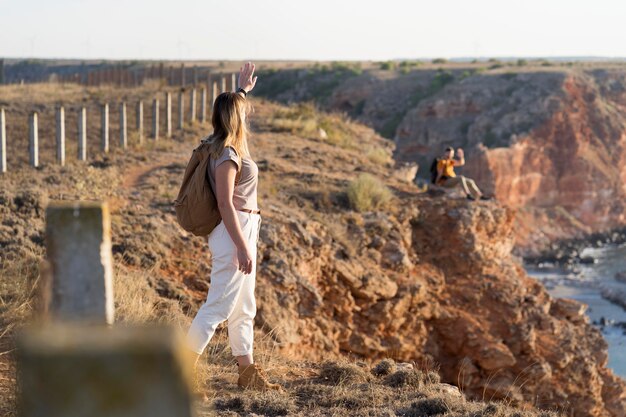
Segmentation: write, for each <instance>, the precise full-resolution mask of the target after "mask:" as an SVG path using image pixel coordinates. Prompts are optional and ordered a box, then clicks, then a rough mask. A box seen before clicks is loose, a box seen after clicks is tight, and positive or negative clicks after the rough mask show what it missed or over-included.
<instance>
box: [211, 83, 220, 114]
mask: <svg viewBox="0 0 626 417" xmlns="http://www.w3.org/2000/svg"><path fill="white" fill-rule="evenodd" d="M219 94H220V92H219V90H218V89H217V81H213V94H212V96H213V98H212V99H211V109H213V105H214V104H215V99H216V98H217V96H218V95H219Z"/></svg>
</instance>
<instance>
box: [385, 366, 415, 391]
mask: <svg viewBox="0 0 626 417" xmlns="http://www.w3.org/2000/svg"><path fill="white" fill-rule="evenodd" d="M423 383H424V374H423V373H422V372H421V371H418V370H416V369H411V370H404V369H403V370H400V371H396V372H394V373H393V374H391V375H389V376H387V378H385V384H386V385H389V386H390V387H393V388H402V387H413V388H420V387H421V386H422V384H423Z"/></svg>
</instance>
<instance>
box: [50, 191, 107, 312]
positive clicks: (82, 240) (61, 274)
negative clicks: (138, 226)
mask: <svg viewBox="0 0 626 417" xmlns="http://www.w3.org/2000/svg"><path fill="white" fill-rule="evenodd" d="M110 233H111V224H110V218H109V207H108V204H107V203H106V202H100V201H57V202H53V203H51V204H50V205H48V207H47V208H46V253H47V257H48V260H49V262H50V267H51V271H52V282H51V286H50V290H51V294H50V295H51V298H50V302H49V310H50V314H51V316H52V317H53V318H55V319H58V320H62V321H84V322H92V323H101V324H105V323H106V324H112V323H113V319H114V317H113V316H114V312H113V310H114V305H113V267H112V253H111V236H110Z"/></svg>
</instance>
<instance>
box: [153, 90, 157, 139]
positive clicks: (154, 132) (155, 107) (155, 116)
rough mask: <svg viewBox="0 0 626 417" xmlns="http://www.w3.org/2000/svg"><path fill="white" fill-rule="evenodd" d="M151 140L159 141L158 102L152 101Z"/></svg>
mask: <svg viewBox="0 0 626 417" xmlns="http://www.w3.org/2000/svg"><path fill="white" fill-rule="evenodd" d="M152 139H154V140H158V139H159V100H158V99H156V98H155V99H154V100H152Z"/></svg>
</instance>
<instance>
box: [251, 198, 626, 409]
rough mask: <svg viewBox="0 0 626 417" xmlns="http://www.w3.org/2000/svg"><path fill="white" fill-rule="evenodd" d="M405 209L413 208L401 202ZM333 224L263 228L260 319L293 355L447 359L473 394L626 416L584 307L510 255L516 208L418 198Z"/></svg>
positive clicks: (453, 379) (427, 362) (624, 396)
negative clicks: (341, 234)
mask: <svg viewBox="0 0 626 417" xmlns="http://www.w3.org/2000/svg"><path fill="white" fill-rule="evenodd" d="M405 203H408V202H405ZM404 205H405V206H409V207H411V206H412V207H413V208H412V209H403V210H399V211H398V212H397V213H395V214H383V213H365V214H363V215H357V214H355V215H353V216H351V217H350V218H349V219H348V223H347V224H346V233H347V234H348V236H347V239H348V240H349V241H350V242H352V243H353V245H352V247H350V248H348V247H344V246H343V245H342V244H340V243H339V242H337V241H336V240H334V239H333V237H332V235H331V234H330V233H329V230H328V229H327V228H326V227H325V226H324V224H323V223H320V222H317V221H311V220H306V221H305V220H300V221H297V222H290V223H283V222H279V223H275V222H268V223H266V227H265V230H262V232H261V237H262V238H261V242H262V243H261V246H260V252H261V253H262V259H263V263H262V264H261V268H260V274H261V279H262V281H261V282H262V284H260V285H259V286H258V287H257V294H258V296H259V298H260V300H262V301H261V302H260V306H261V307H260V311H259V315H258V320H259V322H260V323H262V324H263V327H264V328H265V329H266V330H270V329H271V330H272V332H271V334H272V336H273V337H274V338H275V339H276V341H277V342H278V344H279V345H280V346H282V348H283V349H285V350H286V351H289V352H291V353H292V354H296V355H302V357H308V358H309V357H318V358H323V357H325V356H327V355H328V354H329V352H331V353H336V354H339V353H351V354H356V355H359V356H362V357H366V358H384V357H392V358H394V359H397V360H402V361H416V362H417V363H421V364H424V366H435V364H437V366H439V367H440V369H439V372H440V374H441V375H442V377H443V379H444V381H445V382H449V383H453V384H456V385H458V386H460V387H461V388H462V389H463V390H464V391H465V393H466V394H468V395H470V396H471V397H474V398H483V396H484V397H486V398H494V399H506V400H508V401H511V402H513V403H514V404H517V405H529V406H530V405H532V406H536V407H540V408H559V409H561V410H563V409H567V410H569V411H571V412H572V413H573V415H577V416H620V415H623V414H624V413H626V385H625V384H624V382H623V381H622V380H620V379H619V378H618V377H616V376H615V375H614V374H613V373H612V372H611V371H610V370H608V369H607V368H606V364H607V351H606V349H607V346H606V343H605V341H604V340H603V338H602V336H601V334H600V332H599V331H598V330H597V329H595V328H594V327H592V326H591V325H590V324H589V322H588V318H587V317H586V315H585V314H584V313H585V308H584V306H583V305H581V304H579V303H578V302H576V301H573V300H565V299H559V300H555V299H552V298H551V297H550V296H549V295H548V293H547V292H546V291H545V289H544V288H543V286H542V285H541V284H539V283H538V282H537V281H536V280H534V279H532V278H529V277H528V276H527V275H526V273H525V271H524V270H523V268H522V267H521V266H520V265H519V264H518V263H517V262H516V261H515V260H514V258H513V257H512V256H511V250H512V248H513V244H514V233H513V229H514V224H515V216H514V211H512V210H510V209H507V208H504V207H501V206H499V205H496V204H493V203H489V204H481V205H478V204H476V205H472V204H468V203H467V202H465V201H463V200H457V201H450V200H445V199H434V200H432V199H429V198H417V199H415V200H411V202H410V203H408V204H404Z"/></svg>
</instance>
